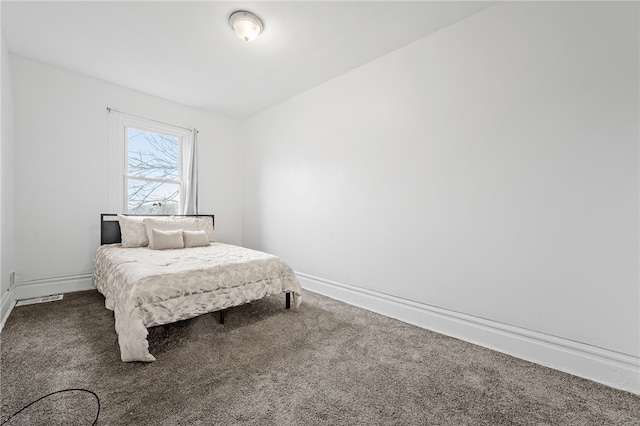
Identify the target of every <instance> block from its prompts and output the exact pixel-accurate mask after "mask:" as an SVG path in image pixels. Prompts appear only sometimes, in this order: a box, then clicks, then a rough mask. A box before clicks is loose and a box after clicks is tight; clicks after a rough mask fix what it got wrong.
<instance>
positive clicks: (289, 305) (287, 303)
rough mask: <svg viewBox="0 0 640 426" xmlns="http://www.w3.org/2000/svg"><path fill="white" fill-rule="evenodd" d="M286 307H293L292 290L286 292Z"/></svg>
mask: <svg viewBox="0 0 640 426" xmlns="http://www.w3.org/2000/svg"><path fill="white" fill-rule="evenodd" d="M285 308H286V309H291V293H290V292H287V293H286V294H285Z"/></svg>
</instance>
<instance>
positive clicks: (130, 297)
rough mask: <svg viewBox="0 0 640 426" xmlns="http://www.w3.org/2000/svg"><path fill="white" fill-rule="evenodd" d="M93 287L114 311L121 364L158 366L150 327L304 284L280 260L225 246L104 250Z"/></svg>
mask: <svg viewBox="0 0 640 426" xmlns="http://www.w3.org/2000/svg"><path fill="white" fill-rule="evenodd" d="M94 282H95V286H96V288H97V289H98V291H100V293H102V294H103V295H104V296H105V299H106V301H105V305H106V307H107V308H108V309H111V310H113V311H114V314H115V320H116V332H117V333H118V342H119V344H120V354H121V357H122V360H123V361H155V358H154V357H153V355H151V354H150V353H149V343H148V342H147V335H148V332H147V327H151V326H154V325H160V324H168V323H171V322H175V321H180V320H183V319H187V318H192V317H195V316H198V315H201V314H204V313H207V312H212V311H217V310H221V309H225V308H228V307H231V306H237V305H241V304H244V303H247V302H250V301H252V300H257V299H260V298H262V297H265V296H269V295H274V294H279V293H283V292H291V293H292V296H293V305H294V306H295V307H296V308H297V307H298V306H299V305H300V302H301V295H300V284H299V283H298V280H297V279H296V277H295V275H294V273H293V271H292V269H291V268H290V267H289V266H288V265H287V264H286V263H284V262H283V261H282V260H280V259H279V258H278V257H276V256H273V255H270V254H267V253H263V252H259V251H255V250H250V249H246V248H243V247H238V246H233V245H229V244H223V243H212V244H211V245H210V246H207V247H197V248H185V249H179V250H151V249H149V248H147V247H141V248H122V247H121V246H120V244H109V245H104V246H101V247H100V248H99V249H98V251H97V252H96V255H95V259H94Z"/></svg>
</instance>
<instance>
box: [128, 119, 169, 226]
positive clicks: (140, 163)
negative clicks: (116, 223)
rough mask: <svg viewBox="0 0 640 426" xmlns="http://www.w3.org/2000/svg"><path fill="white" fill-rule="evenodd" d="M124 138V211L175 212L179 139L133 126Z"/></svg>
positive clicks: (147, 212)
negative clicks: (126, 138)
mask: <svg viewBox="0 0 640 426" xmlns="http://www.w3.org/2000/svg"><path fill="white" fill-rule="evenodd" d="M128 137H129V152H128V158H129V162H128V176H127V187H128V200H127V201H128V209H127V210H128V212H129V213H133V214H149V215H153V214H177V213H178V206H179V197H180V180H179V179H180V176H179V173H180V170H179V167H178V164H179V159H180V158H179V149H180V141H179V139H178V138H175V137H171V136H165V135H161V134H157V133H151V132H145V131H141V130H137V129H129V131H128Z"/></svg>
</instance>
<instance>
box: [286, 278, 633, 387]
mask: <svg viewBox="0 0 640 426" xmlns="http://www.w3.org/2000/svg"><path fill="white" fill-rule="evenodd" d="M296 275H297V276H298V279H299V280H300V284H301V285H302V287H303V288H304V289H306V290H310V291H313V292H315V293H320V294H322V295H325V296H328V297H331V298H333V299H337V300H340V301H343V302H346V303H348V304H350V305H354V306H358V307H361V308H364V309H367V310H370V311H373V312H376V313H379V314H382V315H385V316H388V317H391V318H396V319H398V320H400V321H403V322H407V323H409V324H413V325H416V326H418V327H422V328H426V329H429V330H433V331H435V332H438V333H441V334H445V335H447V336H451V337H455V338H457V339H460V340H464V341H467V342H470V343H474V344H477V345H480V346H484V347H486V348H489V349H493V350H496V351H498V352H502V353H506V354H509V355H512V356H515V357H517V358H521V359H524V360H527V361H531V362H535V363H536V364H541V365H544V366H546V367H550V368H554V369H556V370H560V371H563V372H565V373H569V374H573V375H575V376H579V377H583V378H585V379H589V380H593V381H594V382H598V383H602V384H605V385H607V386H611V387H613V388H617V389H621V390H625V391H629V392H633V393H635V394H638V395H640V358H638V357H634V356H631V355H627V354H622V353H619V352H615V351H611V350H608V349H603V348H599V347H596V346H592V345H588V344H585V343H579V342H574V341H572V340H568V339H564V338H561V337H556V336H552V335H548V334H544V333H540V332H537V331H532V330H527V329H523V328H520V327H516V326H512V325H508V324H503V323H499V322H495V321H491V320H487V319H483V318H479V317H475V316H472V315H467V314H463V313H460V312H455V311H450V310H448V309H443V308H439V307H436V306H431V305H427V304H424V303H419V302H414V301H411V300H407V299H402V298H399V297H395V296H390V295H387V294H383V293H379V292H376V291H372V290H367V289H363V288H359V287H355V286H351V285H348V284H344V283H340V282H335V281H331V280H326V279H324V278H320V277H316V276H313V275H309V274H305V273H302V272H296Z"/></svg>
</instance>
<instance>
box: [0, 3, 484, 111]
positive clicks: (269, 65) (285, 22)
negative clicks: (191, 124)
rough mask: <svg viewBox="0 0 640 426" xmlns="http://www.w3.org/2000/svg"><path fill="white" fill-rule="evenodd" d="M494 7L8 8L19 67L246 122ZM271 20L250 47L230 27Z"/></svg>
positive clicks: (7, 28) (6, 29)
mask: <svg viewBox="0 0 640 426" xmlns="http://www.w3.org/2000/svg"><path fill="white" fill-rule="evenodd" d="M493 3H495V2H482V1H470V2H456V1H447V2H436V1H410V2H398V1H373V2H366V1H321V2H306V1H296V2H211V1H195V2H190V1H181V2H165V1H146V2H123V1H110V2H97V1H74V2H57V1H45V2H24V1H15V2H14V1H6V0H5V1H2V6H1V7H2V33H3V35H4V38H5V41H6V43H7V45H8V46H9V50H10V51H11V52H12V53H14V54H18V55H21V56H25V57H28V58H32V59H36V60H38V61H42V62H46V63H49V64H53V65H56V66H59V67H62V68H66V69H69V70H72V71H77V72H80V73H84V74H87V75H90V76H94V77H97V78H101V79H103V80H107V81H111V82H114V83H117V84H121V85H123V86H126V87H130V88H133V89H136V90H139V91H142V92H146V93H150V94H153V95H156V96H160V97H163V98H166V99H170V100H173V101H177V102H180V103H183V104H186V105H191V106H195V107H198V108H202V109H206V110H209V111H212V112H216V113H220V114H224V115H226V116H229V117H233V118H238V119H242V118H245V117H248V116H250V115H251V114H254V113H256V112H258V111H260V110H262V109H265V108H267V107H269V106H271V105H274V104H276V103H278V102H280V101H283V100H285V99H287V98H290V97H292V96H295V95H297V94H299V93H301V92H303V91H305V90H308V89H310V88H312V87H314V86H317V85H319V84H321V83H323V82H325V81H327V80H330V79H332V78H333V77H336V76H338V75H340V74H343V73H345V72H347V71H349V70H352V69H354V68H356V67H358V66H360V65H363V64H365V63H367V62H369V61H371V60H373V59H375V58H378V57H380V56H383V55H385V54H386V53H389V52H391V51H393V50H395V49H397V48H399V47H401V46H404V45H406V44H408V43H411V42H412V41H415V40H417V39H419V38H422V37H424V36H426V35H428V34H431V33H433V32H435V31H437V30H439V29H441V28H443V27H445V26H447V25H450V24H452V23H454V22H456V21H459V20H461V19H463V18H465V17H467V16H469V15H472V14H474V13H476V12H478V11H480V10H482V9H484V8H486V7H488V6H490V5H491V4H493ZM239 9H241V10H249V11H252V12H254V13H256V14H257V15H258V16H260V18H261V19H262V20H263V22H264V25H265V29H264V32H263V33H262V34H261V35H260V37H258V39H256V40H254V41H252V42H249V43H245V42H243V41H242V40H240V39H239V38H237V36H236V35H235V34H234V33H233V31H232V30H231V28H230V26H229V24H228V17H229V15H230V14H231V13H232V12H233V11H235V10H239Z"/></svg>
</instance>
